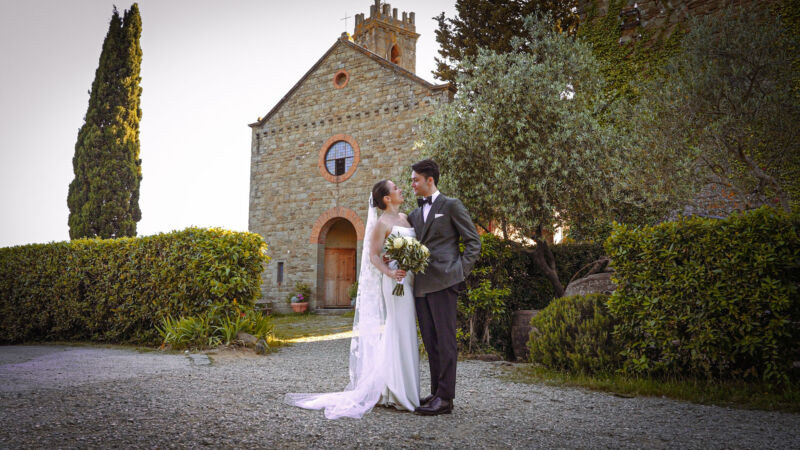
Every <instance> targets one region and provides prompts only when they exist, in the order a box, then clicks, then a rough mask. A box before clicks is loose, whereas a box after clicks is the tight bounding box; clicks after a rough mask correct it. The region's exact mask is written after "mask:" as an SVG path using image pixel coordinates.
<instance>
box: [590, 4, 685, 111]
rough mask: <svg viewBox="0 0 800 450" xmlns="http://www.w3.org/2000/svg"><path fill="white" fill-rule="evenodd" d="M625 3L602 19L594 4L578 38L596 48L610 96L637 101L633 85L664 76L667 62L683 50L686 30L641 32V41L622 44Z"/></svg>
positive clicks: (647, 30) (612, 7) (635, 89)
mask: <svg viewBox="0 0 800 450" xmlns="http://www.w3.org/2000/svg"><path fill="white" fill-rule="evenodd" d="M625 3H627V2H626V0H610V1H609V3H608V12H607V13H606V14H605V15H604V16H600V15H599V11H598V5H597V2H596V1H592V2H590V4H589V5H588V7H587V11H586V12H587V14H586V20H585V21H584V23H582V24H581V25H580V27H578V36H579V37H580V38H582V39H584V40H586V41H588V42H590V43H591V44H592V50H593V52H594V55H595V56H596V57H597V59H598V60H599V61H600V64H601V71H602V74H603V77H604V78H605V80H606V93H607V94H608V95H610V96H611V98H617V97H624V98H627V99H628V100H635V99H636V98H638V96H639V95H640V94H639V92H638V87H637V86H636V83H632V82H633V81H635V80H637V79H642V80H647V79H651V78H653V77H655V76H657V75H660V74H661V70H662V68H663V67H664V64H665V63H666V61H667V59H668V58H669V57H670V56H672V55H673V54H675V53H676V52H678V51H679V50H680V44H681V38H682V37H683V28H682V27H680V26H676V27H674V28H673V29H672V30H671V31H668V32H662V31H663V30H661V29H655V30H650V29H644V28H639V29H638V30H640V31H641V37H638V38H635V39H633V40H632V41H630V42H627V43H624V44H620V38H621V37H622V31H621V29H620V26H619V25H620V18H619V15H620V12H621V11H622V8H623V6H624V5H625Z"/></svg>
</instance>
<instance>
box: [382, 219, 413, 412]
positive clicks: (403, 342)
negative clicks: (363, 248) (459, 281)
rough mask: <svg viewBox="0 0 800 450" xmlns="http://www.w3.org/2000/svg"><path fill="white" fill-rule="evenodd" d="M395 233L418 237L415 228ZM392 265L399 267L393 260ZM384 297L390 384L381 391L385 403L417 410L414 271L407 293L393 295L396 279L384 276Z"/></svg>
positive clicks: (406, 283) (385, 373)
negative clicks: (398, 295) (399, 295)
mask: <svg viewBox="0 0 800 450" xmlns="http://www.w3.org/2000/svg"><path fill="white" fill-rule="evenodd" d="M392 234H399V235H401V236H410V237H416V233H414V229H413V228H406V227H398V226H397V225H395V226H394V227H392ZM390 264H391V267H392V268H393V269H395V268H397V264H396V263H395V262H394V261H392V262H391V263H390ZM382 278H383V280H382V282H383V283H382V284H383V286H382V287H383V299H384V302H385V304H386V328H385V331H384V339H383V354H384V356H385V360H384V370H383V376H384V379H385V380H386V387H385V388H384V390H383V392H382V393H381V399H380V401H379V403H380V404H381V405H387V406H390V405H391V406H395V407H397V408H398V409H406V410H409V411H413V410H414V408H416V407H418V406H419V344H418V341H417V313H416V309H415V308H414V274H413V273H412V272H409V273H408V275H406V278H405V280H403V284H404V287H403V290H404V292H403V296H402V297H396V296H394V295H392V290H393V289H394V286H395V281H394V280H393V279H391V278H389V277H387V276H385V275H384V276H383V277H382Z"/></svg>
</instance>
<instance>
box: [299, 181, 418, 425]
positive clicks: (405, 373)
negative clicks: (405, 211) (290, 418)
mask: <svg viewBox="0 0 800 450" xmlns="http://www.w3.org/2000/svg"><path fill="white" fill-rule="evenodd" d="M376 221H377V211H376V209H375V207H374V206H372V196H370V208H369V213H368V217H367V226H366V229H365V232H364V236H366V238H365V239H364V244H363V246H364V248H363V251H362V256H361V270H360V273H359V278H358V294H357V296H356V310H355V316H354V318H353V338H352V339H351V341H350V383H349V384H348V385H347V387H346V388H345V390H344V391H341V392H328V393H315V394H297V393H289V394H286V396H285V398H284V402H286V403H287V404H289V405H293V406H299V407H301V408H306V409H324V410H325V417H327V418H328V419H338V418H340V417H352V418H361V417H362V416H363V415H364V414H366V413H367V412H369V411H370V410H372V408H373V407H374V406H375V405H386V406H393V407H395V408H397V409H405V410H409V411H413V410H414V408H416V407H418V406H419V347H418V343H417V326H416V312H415V309H414V287H413V282H414V275H413V274H412V273H409V274H408V275H407V276H406V278H405V280H403V283H404V291H405V292H404V295H403V296H400V297H397V296H394V295H392V290H393V289H394V286H395V282H394V280H392V279H391V278H390V277H386V276H383V275H382V274H381V273H380V271H378V269H377V268H376V267H375V266H373V265H372V263H371V262H369V254H370V252H369V236H370V235H371V233H372V230H373V229H374V227H375V222H376ZM392 233H395V234H401V235H402V236H412V237H414V236H415V234H414V229H413V228H405V227H398V226H395V227H392ZM392 263H394V262H392Z"/></svg>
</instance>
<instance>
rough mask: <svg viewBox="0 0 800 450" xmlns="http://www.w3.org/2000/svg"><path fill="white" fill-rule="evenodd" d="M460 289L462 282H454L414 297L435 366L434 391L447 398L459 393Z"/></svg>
mask: <svg viewBox="0 0 800 450" xmlns="http://www.w3.org/2000/svg"><path fill="white" fill-rule="evenodd" d="M458 288H459V285H454V286H450V287H449V288H447V289H443V290H441V291H436V292H431V293H429V294H427V295H425V297H416V298H415V299H414V303H415V306H416V308H417V320H418V321H419V330H420V333H422V342H424V343H425V351H427V352H428V362H429V364H430V368H431V394H433V395H435V396H437V397H439V398H442V399H446V400H452V399H454V398H455V396H456V363H457V362H458V343H457V342H456V309H457V304H458V292H459V289H458Z"/></svg>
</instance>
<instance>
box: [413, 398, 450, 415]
mask: <svg viewBox="0 0 800 450" xmlns="http://www.w3.org/2000/svg"><path fill="white" fill-rule="evenodd" d="M451 412H453V401H452V400H445V399H443V398H439V397H433V400H431V402H430V403H428V404H427V405H426V406H420V407H419V408H417V409H415V410H414V414H418V415H420V416H438V415H439V414H450V413H451Z"/></svg>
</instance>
